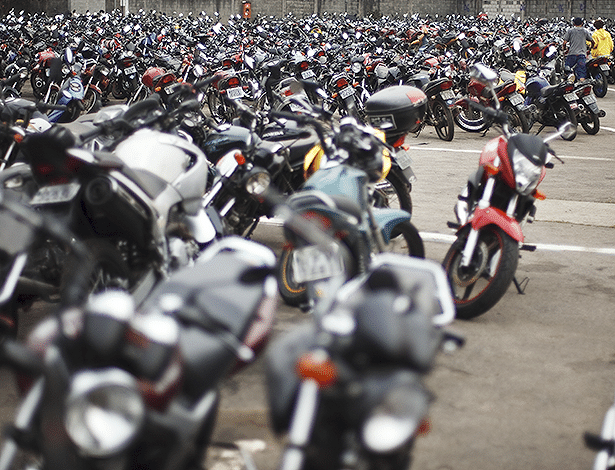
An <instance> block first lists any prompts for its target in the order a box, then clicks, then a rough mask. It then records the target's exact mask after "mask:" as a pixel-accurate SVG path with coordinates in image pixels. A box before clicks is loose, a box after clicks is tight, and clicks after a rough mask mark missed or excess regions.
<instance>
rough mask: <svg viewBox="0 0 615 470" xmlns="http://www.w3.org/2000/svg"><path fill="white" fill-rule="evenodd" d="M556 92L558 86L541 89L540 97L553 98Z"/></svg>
mask: <svg viewBox="0 0 615 470" xmlns="http://www.w3.org/2000/svg"><path fill="white" fill-rule="evenodd" d="M555 90H557V85H547V86H546V87H544V88H541V89H540V95H541V96H543V97H547V96H551V95H552V94H553V92H554V91H555Z"/></svg>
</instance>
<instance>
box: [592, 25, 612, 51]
mask: <svg viewBox="0 0 615 470" xmlns="http://www.w3.org/2000/svg"><path fill="white" fill-rule="evenodd" d="M594 28H596V31H594V34H592V39H593V40H594V47H592V49H591V53H592V57H600V56H602V55H610V54H611V52H613V38H612V37H611V33H609V32H608V31H607V30H605V29H604V21H602V20H596V21H594Z"/></svg>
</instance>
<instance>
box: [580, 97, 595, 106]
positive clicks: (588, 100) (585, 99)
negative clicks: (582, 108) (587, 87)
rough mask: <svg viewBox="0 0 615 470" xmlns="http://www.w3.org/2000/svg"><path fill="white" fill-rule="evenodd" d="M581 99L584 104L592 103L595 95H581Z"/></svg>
mask: <svg viewBox="0 0 615 470" xmlns="http://www.w3.org/2000/svg"><path fill="white" fill-rule="evenodd" d="M583 101H584V102H585V104H594V103H595V102H596V97H595V96H594V95H587V96H584V97H583Z"/></svg>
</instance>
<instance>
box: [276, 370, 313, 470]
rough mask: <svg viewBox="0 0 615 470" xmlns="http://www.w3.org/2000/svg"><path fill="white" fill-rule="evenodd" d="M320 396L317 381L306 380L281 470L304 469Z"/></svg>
mask: <svg viewBox="0 0 615 470" xmlns="http://www.w3.org/2000/svg"><path fill="white" fill-rule="evenodd" d="M319 396H320V386H319V384H318V382H317V381H316V380H314V379H304V380H303V381H302V382H301V385H300V387H299V394H298V396H297V404H296V405H295V408H294V411H293V416H292V417H291V425H290V431H289V434H288V443H287V444H286V448H285V450H284V453H283V454H282V464H281V465H280V470H301V468H302V467H303V460H304V457H305V455H304V447H305V446H306V445H307V444H308V442H309V440H310V437H311V435H312V429H313V427H314V421H315V420H316V412H317V410H318V401H319V400H318V399H319Z"/></svg>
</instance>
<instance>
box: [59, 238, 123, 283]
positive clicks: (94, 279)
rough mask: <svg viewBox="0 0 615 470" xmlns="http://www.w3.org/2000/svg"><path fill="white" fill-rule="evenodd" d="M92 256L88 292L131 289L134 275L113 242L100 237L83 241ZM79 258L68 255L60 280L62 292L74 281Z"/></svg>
mask: <svg viewBox="0 0 615 470" xmlns="http://www.w3.org/2000/svg"><path fill="white" fill-rule="evenodd" d="M83 244H84V245H85V248H86V250H87V252H88V253H89V256H90V261H91V263H92V271H91V276H90V280H89V286H88V293H97V292H102V291H104V290H107V289H124V290H129V289H130V287H131V286H132V284H133V279H132V278H133V276H132V273H131V271H130V268H129V267H128V264H127V263H126V261H124V258H123V257H122V255H121V253H120V252H119V251H118V250H117V248H116V247H115V246H113V244H111V242H109V241H107V240H102V239H98V238H90V239H87V240H84V241H83ZM76 263H77V260H76V259H75V258H74V257H70V256H69V257H68V259H67V260H66V263H65V264H64V269H63V271H62V276H61V280H60V292H64V291H65V290H66V289H67V288H68V282H71V281H72V275H73V272H74V270H75V264H76Z"/></svg>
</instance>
